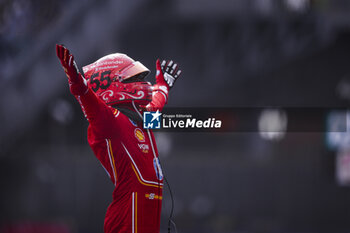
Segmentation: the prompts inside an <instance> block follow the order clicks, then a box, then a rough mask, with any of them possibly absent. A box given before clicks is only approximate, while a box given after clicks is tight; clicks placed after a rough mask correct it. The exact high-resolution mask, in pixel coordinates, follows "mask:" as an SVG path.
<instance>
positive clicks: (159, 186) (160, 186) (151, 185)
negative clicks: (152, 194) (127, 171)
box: [131, 163, 163, 188]
mask: <svg viewBox="0 0 350 233" xmlns="http://www.w3.org/2000/svg"><path fill="white" fill-rule="evenodd" d="M131 167H132V169H133V170H134V172H135V175H136V177H137V179H138V181H139V182H140V183H141V184H143V185H146V186H150V187H155V188H163V186H162V185H161V183H159V185H155V184H147V183H145V182H143V181H142V180H141V179H140V176H139V174H138V173H137V171H136V169H135V167H134V165H133V164H132V163H131Z"/></svg>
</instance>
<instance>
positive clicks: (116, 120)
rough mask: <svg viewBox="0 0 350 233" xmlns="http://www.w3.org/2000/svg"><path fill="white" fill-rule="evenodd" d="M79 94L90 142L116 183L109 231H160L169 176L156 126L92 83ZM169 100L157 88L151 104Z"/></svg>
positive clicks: (157, 106)
mask: <svg viewBox="0 0 350 233" xmlns="http://www.w3.org/2000/svg"><path fill="white" fill-rule="evenodd" d="M155 86H157V85H155ZM76 98H77V100H78V101H79V103H80V105H81V107H82V110H83V112H84V114H85V116H86V117H87V119H88V121H89V123H90V124H89V127H88V142H89V144H90V147H91V148H92V150H93V152H94V154H95V155H96V157H97V159H98V160H99V161H100V162H101V164H102V166H103V167H104V169H105V170H106V172H107V174H108V175H109V177H110V179H111V181H112V182H113V184H114V185H115V189H114V191H113V201H112V203H111V204H110V205H109V207H108V209H107V213H106V216H105V223H104V231H105V233H121V232H123V233H157V232H159V228H160V213H161V204H162V188H163V177H162V171H161V167H160V164H159V160H158V151H157V146H156V142H155V139H154V136H153V133H152V131H151V130H148V129H143V127H142V123H135V122H133V121H131V120H130V119H129V118H128V117H127V116H126V115H124V114H123V113H121V112H120V111H118V110H117V109H115V108H112V107H110V106H108V105H106V104H105V103H104V102H103V101H102V100H101V99H100V98H99V97H97V96H96V94H95V93H94V92H93V91H92V90H91V89H90V88H89V89H88V91H87V93H86V94H84V95H81V96H76ZM166 102H167V93H164V92H161V91H153V97H152V102H151V103H150V104H149V105H147V108H146V109H147V110H152V111H154V110H161V109H162V108H163V106H164V104H165V103H166Z"/></svg>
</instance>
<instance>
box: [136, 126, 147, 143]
mask: <svg viewBox="0 0 350 233" xmlns="http://www.w3.org/2000/svg"><path fill="white" fill-rule="evenodd" d="M134 132H135V137H136V138H137V140H138V141H139V142H144V141H145V135H144V134H143V132H142V130H141V129H139V128H136V129H135V131H134Z"/></svg>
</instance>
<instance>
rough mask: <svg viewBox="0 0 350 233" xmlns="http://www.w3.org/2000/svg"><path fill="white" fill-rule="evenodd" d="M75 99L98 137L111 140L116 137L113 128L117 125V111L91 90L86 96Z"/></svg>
mask: <svg viewBox="0 0 350 233" xmlns="http://www.w3.org/2000/svg"><path fill="white" fill-rule="evenodd" d="M75 97H76V98H77V100H78V102H79V104H80V106H81V108H82V110H83V112H84V115H85V117H86V118H87V120H88V121H89V123H90V127H91V129H92V130H93V131H94V133H95V134H96V135H97V136H100V137H103V138H111V137H112V135H115V133H116V131H115V129H113V127H112V126H113V125H115V124H113V121H115V116H116V115H117V114H118V110H117V109H113V108H111V107H109V106H108V105H106V104H105V103H104V102H103V101H102V100H101V99H100V98H98V97H97V96H96V94H95V93H94V92H93V91H92V90H91V89H90V88H89V90H88V92H87V93H86V94H84V95H78V96H75Z"/></svg>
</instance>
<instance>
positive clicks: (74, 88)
mask: <svg viewBox="0 0 350 233" xmlns="http://www.w3.org/2000/svg"><path fill="white" fill-rule="evenodd" d="M68 82H69V88H70V91H71V93H72V94H73V95H85V94H86V93H87V92H88V90H89V88H88V86H87V82H86V79H85V78H84V76H83V75H82V74H81V73H79V74H78V78H77V79H76V82H72V80H71V79H69V81H68Z"/></svg>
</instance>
